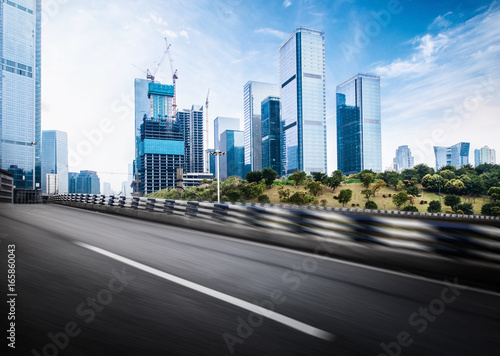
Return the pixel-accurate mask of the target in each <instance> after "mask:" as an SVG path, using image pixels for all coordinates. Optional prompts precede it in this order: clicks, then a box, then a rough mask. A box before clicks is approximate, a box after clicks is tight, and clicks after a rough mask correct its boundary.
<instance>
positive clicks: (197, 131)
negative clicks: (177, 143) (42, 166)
mask: <svg viewBox="0 0 500 356" xmlns="http://www.w3.org/2000/svg"><path fill="white" fill-rule="evenodd" d="M177 120H179V124H180V125H181V130H182V134H183V138H184V172H185V173H202V172H203V159H204V157H203V105H193V106H192V107H191V109H190V110H188V109H184V110H181V111H178V112H177Z"/></svg>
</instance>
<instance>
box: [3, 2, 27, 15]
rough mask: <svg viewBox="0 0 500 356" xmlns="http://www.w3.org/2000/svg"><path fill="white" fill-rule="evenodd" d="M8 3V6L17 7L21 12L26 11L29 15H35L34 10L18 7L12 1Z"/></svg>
mask: <svg viewBox="0 0 500 356" xmlns="http://www.w3.org/2000/svg"><path fill="white" fill-rule="evenodd" d="M6 2H7V4H8V5H10V6H13V7H17V8H18V9H19V10H21V11H25V12H27V13H28V14H32V15H33V10H30V9H27V8H25V7H24V6H21V5H18V4H16V3H14V2H12V1H10V0H7V1H6Z"/></svg>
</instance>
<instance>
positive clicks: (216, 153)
mask: <svg viewBox="0 0 500 356" xmlns="http://www.w3.org/2000/svg"><path fill="white" fill-rule="evenodd" d="M210 154H211V155H212V156H217V203H218V204H220V175H219V172H220V156H222V155H225V154H226V152H222V151H220V150H217V151H215V152H210Z"/></svg>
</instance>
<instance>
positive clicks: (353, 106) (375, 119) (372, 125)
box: [336, 74, 382, 174]
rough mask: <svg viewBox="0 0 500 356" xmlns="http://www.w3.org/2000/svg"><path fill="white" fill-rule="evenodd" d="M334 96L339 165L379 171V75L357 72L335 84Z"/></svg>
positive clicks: (343, 168) (350, 171)
mask: <svg viewBox="0 0 500 356" xmlns="http://www.w3.org/2000/svg"><path fill="white" fill-rule="evenodd" d="M336 96H337V98H336V99H337V100H336V101H337V164H338V169H339V170H341V171H342V172H343V173H344V174H354V173H359V172H360V171H362V170H364V169H372V170H373V171H375V172H381V171H382V134H381V114H380V77H378V76H374V75H368V74H358V75H356V76H355V77H353V78H351V79H349V80H347V81H346V82H344V83H342V84H340V85H339V86H337V95H336Z"/></svg>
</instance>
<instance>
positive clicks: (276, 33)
mask: <svg viewBox="0 0 500 356" xmlns="http://www.w3.org/2000/svg"><path fill="white" fill-rule="evenodd" d="M254 32H255V33H261V34H264V35H271V36H276V37H278V38H279V39H282V40H284V39H285V38H286V36H287V35H288V34H287V33H286V32H283V31H279V30H275V29H272V28H259V29H258V30H255V31H254Z"/></svg>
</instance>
